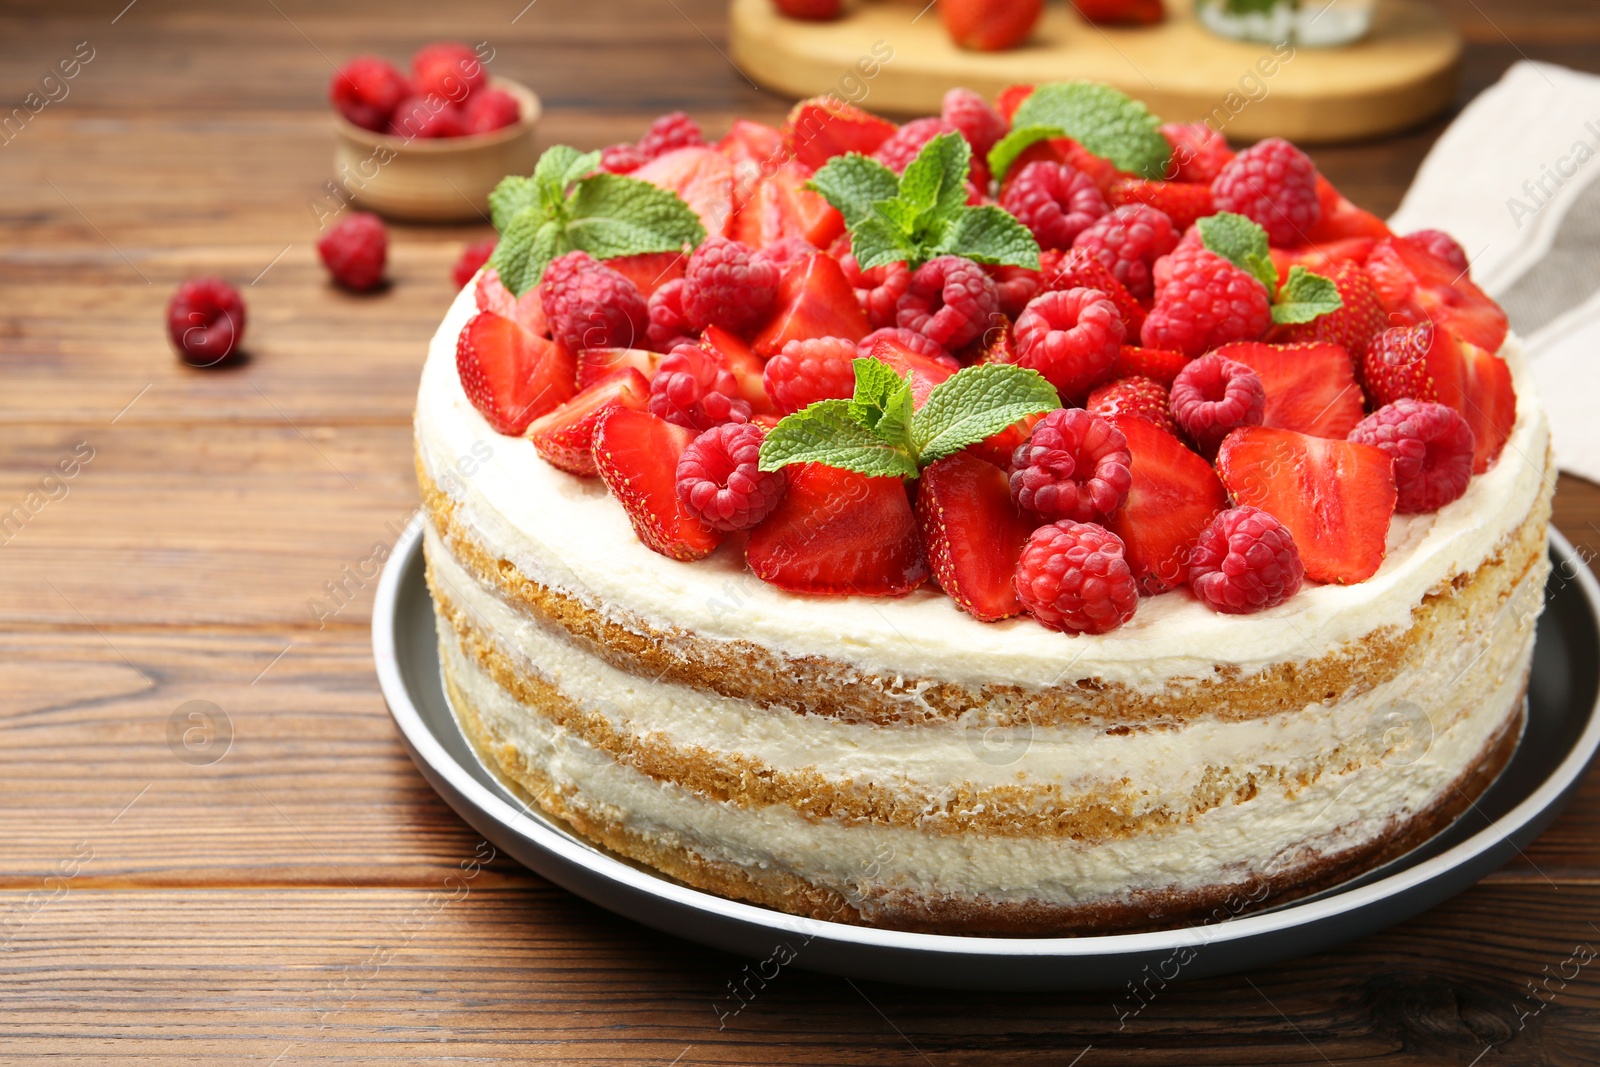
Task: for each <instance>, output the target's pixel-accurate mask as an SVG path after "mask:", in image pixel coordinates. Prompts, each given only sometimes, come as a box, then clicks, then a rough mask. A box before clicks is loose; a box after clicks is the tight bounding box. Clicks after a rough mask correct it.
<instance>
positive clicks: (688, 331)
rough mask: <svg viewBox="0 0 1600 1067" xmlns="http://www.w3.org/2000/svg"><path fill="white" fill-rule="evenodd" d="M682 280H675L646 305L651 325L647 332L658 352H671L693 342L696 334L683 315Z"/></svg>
mask: <svg viewBox="0 0 1600 1067" xmlns="http://www.w3.org/2000/svg"><path fill="white" fill-rule="evenodd" d="M683 287H684V281H683V279H682V278H674V279H672V280H671V281H670V282H668V283H667V284H665V285H663V286H662V287H661V288H659V289H657V290H656V291H655V292H653V293H651V294H650V300H649V302H648V303H647V304H646V308H647V313H648V314H649V316H650V325H649V327H648V328H647V330H646V333H647V334H648V336H649V338H650V343H651V344H652V345H654V346H655V348H656V349H657V351H661V352H670V351H672V350H673V349H674V348H676V347H677V346H678V345H679V344H682V343H685V342H688V341H690V340H691V335H692V334H693V333H694V332H695V329H694V327H693V326H691V325H689V318H688V316H687V315H685V314H684V313H683Z"/></svg>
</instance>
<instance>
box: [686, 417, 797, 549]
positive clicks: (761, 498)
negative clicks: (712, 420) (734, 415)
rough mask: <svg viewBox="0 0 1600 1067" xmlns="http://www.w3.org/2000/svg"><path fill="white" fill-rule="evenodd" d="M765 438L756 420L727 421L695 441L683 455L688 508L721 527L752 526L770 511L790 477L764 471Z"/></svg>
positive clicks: (776, 504) (708, 523)
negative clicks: (762, 449)
mask: <svg viewBox="0 0 1600 1067" xmlns="http://www.w3.org/2000/svg"><path fill="white" fill-rule="evenodd" d="M765 436H766V431H764V430H762V429H761V427H759V426H757V425H755V424H754V423H749V422H725V423H723V424H722V425H721V426H713V427H711V429H709V430H707V431H705V432H704V433H702V434H701V435H700V436H699V437H696V438H695V439H694V440H693V441H692V442H690V444H689V447H688V448H685V449H684V450H683V455H682V456H680V457H679V458H678V475H677V478H678V499H679V500H681V501H683V506H684V507H686V508H688V509H689V511H690V512H692V513H693V514H695V515H697V516H699V518H700V519H701V521H703V522H704V523H705V524H706V525H707V526H710V527H713V528H714V529H718V530H748V529H749V528H750V527H752V526H754V525H755V524H756V523H758V522H760V521H761V520H762V519H764V518H766V517H767V516H768V515H769V514H771V513H772V509H773V508H775V507H777V506H778V501H779V500H781V499H783V490H784V488H785V487H786V486H787V485H788V483H789V478H788V475H786V474H785V473H784V472H783V471H782V470H775V471H764V470H762V469H761V466H760V464H761V439H762V438H763V437H765Z"/></svg>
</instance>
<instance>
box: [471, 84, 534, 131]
mask: <svg viewBox="0 0 1600 1067" xmlns="http://www.w3.org/2000/svg"><path fill="white" fill-rule="evenodd" d="M461 120H462V123H463V124H464V125H465V126H466V128H467V132H468V133H493V132H494V131H495V130H503V129H505V128H506V127H507V126H515V125H516V124H517V123H519V122H521V121H522V105H521V104H519V103H517V98H516V97H514V96H512V95H511V94H510V93H508V92H506V91H505V90H503V89H483V90H480V91H479V92H476V93H473V94H472V99H470V100H468V101H467V103H466V106H464V107H463V108H462V109H461Z"/></svg>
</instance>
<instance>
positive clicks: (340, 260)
mask: <svg viewBox="0 0 1600 1067" xmlns="http://www.w3.org/2000/svg"><path fill="white" fill-rule="evenodd" d="M317 254H318V255H320V256H321V257H322V262H323V263H325V264H326V265H327V267H328V273H329V274H332V275H333V280H334V281H336V282H338V283H339V284H340V285H342V286H344V287H345V288H346V289H353V290H355V291H356V292H358V293H365V292H369V291H371V290H373V289H376V288H377V287H378V286H380V285H382V284H383V265H384V262H385V261H386V260H387V259H388V255H389V231H388V230H386V229H384V226H383V220H382V219H380V218H378V216H376V215H373V214H370V213H368V212H365V211H357V212H353V213H352V214H351V215H350V217H349V218H346V219H341V220H340V221H339V222H338V224H337V225H335V226H334V227H333V229H331V230H329V231H328V232H327V233H325V234H323V235H322V239H321V240H319V241H318V242H317Z"/></svg>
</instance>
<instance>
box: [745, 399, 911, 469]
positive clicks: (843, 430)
mask: <svg viewBox="0 0 1600 1067" xmlns="http://www.w3.org/2000/svg"><path fill="white" fill-rule="evenodd" d="M850 403H851V402H850V401H848V400H819V401H817V402H816V403H815V404H811V405H810V406H808V407H806V408H803V409H801V410H800V411H797V412H795V413H794V414H792V415H786V416H784V417H783V419H782V420H780V421H779V423H778V425H776V426H774V427H773V428H772V429H771V430H768V431H767V436H766V439H765V440H764V441H762V442H761V469H762V470H764V471H775V470H781V469H782V468H784V467H787V466H788V465H789V464H791V463H823V464H826V465H828V466H830V467H839V468H842V469H844V470H851V471H856V472H857V473H860V474H865V475H868V476H869V477H883V476H887V475H896V476H898V477H902V478H915V477H916V476H917V464H916V461H915V460H914V459H912V457H911V455H910V454H909V453H907V452H906V451H905V449H903V448H899V447H896V446H895V445H893V444H890V443H889V442H888V441H885V440H884V439H883V438H881V437H879V436H878V435H877V434H875V433H873V432H872V431H871V430H869V429H867V428H866V427H865V426H862V425H861V424H860V423H858V422H856V421H855V420H854V419H852V418H851V417H850Z"/></svg>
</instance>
